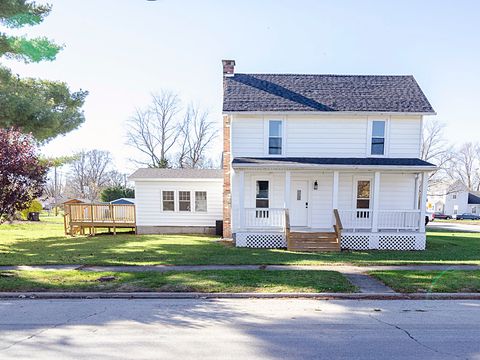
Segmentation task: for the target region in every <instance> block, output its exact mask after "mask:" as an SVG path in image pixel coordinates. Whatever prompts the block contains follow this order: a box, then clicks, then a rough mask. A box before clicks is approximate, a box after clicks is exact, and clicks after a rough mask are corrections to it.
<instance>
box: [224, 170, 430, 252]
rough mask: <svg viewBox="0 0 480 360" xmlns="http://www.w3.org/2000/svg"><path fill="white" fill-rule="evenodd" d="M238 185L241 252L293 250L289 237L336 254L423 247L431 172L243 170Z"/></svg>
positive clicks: (237, 232) (237, 237)
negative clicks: (322, 241)
mask: <svg viewBox="0 0 480 360" xmlns="http://www.w3.org/2000/svg"><path fill="white" fill-rule="evenodd" d="M235 180H236V181H234V186H235V185H236V187H235V188H236V189H237V190H238V192H237V193H236V195H237V196H236V199H235V200H237V201H234V206H233V210H234V216H233V219H234V226H233V229H234V234H235V235H234V236H235V240H236V245H237V246H240V247H242V246H243V247H267V248H268V247H270V248H276V247H278V248H282V247H283V248H284V247H288V248H289V246H288V244H289V234H290V237H295V238H297V239H310V240H311V239H312V238H313V237H315V238H317V239H318V238H326V239H327V240H328V242H329V243H332V240H333V239H335V240H336V241H337V243H338V250H339V249H340V248H341V249H352V250H363V249H395V250H422V249H424V248H425V220H424V219H425V216H424V214H425V203H426V201H425V199H424V196H425V195H426V183H427V181H426V172H419V171H418V170H417V171H415V172H414V171H408V170H403V171H401V172H399V171H395V170H389V171H378V170H377V171H365V170H362V171H358V170H357V171H352V170H344V171H339V170H330V171H328V170H322V171H306V170H303V169H302V170H301V171H292V170H285V171H282V172H279V171H273V170H272V171H265V170H257V169H255V170H250V169H249V170H248V171H247V170H243V169H242V170H237V171H236V172H235ZM234 194H235V193H234ZM235 204H237V207H235ZM251 205H257V206H251ZM272 205H273V206H272ZM278 205H283V206H278ZM337 209H338V210H337ZM335 210H336V213H337V217H338V218H337V217H336V216H335ZM339 226H340V227H341V232H339V231H338V230H339V229H338V227H339ZM292 234H293V235H292ZM305 234H312V236H310V237H309V236H308V235H305ZM310 240H309V241H310ZM333 248H334V247H333V246H332V249H333Z"/></svg>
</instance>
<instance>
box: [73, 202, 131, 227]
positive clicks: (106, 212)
mask: <svg viewBox="0 0 480 360" xmlns="http://www.w3.org/2000/svg"><path fill="white" fill-rule="evenodd" d="M66 211H67V212H68V214H69V215H68V218H69V221H70V222H85V223H87V222H92V223H99V222H105V223H118V224H122V223H133V224H134V223H135V205H117V204H71V205H68V207H67V209H66Z"/></svg>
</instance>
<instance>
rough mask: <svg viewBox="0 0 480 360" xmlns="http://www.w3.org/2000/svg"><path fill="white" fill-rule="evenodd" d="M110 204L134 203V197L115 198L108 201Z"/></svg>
mask: <svg viewBox="0 0 480 360" xmlns="http://www.w3.org/2000/svg"><path fill="white" fill-rule="evenodd" d="M110 204H116V205H135V199H134V198H120V199H115V200H112V201H110Z"/></svg>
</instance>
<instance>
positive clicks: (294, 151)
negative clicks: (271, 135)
mask: <svg viewBox="0 0 480 360" xmlns="http://www.w3.org/2000/svg"><path fill="white" fill-rule="evenodd" d="M366 135H367V118H366V117H361V118H337V117H333V118H332V117H323V118H322V117H308V118H306V117H303V118H302V117H290V116H289V117H288V120H287V123H286V146H285V153H286V156H290V157H309V156H312V157H355V156H356V157H358V156H365V147H366V142H367V138H366Z"/></svg>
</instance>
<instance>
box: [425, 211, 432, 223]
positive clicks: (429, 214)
mask: <svg viewBox="0 0 480 360" xmlns="http://www.w3.org/2000/svg"><path fill="white" fill-rule="evenodd" d="M433 219H434V216H433V213H432V212H430V211H427V212H426V213H425V225H428V223H429V222H430V221H433Z"/></svg>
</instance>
